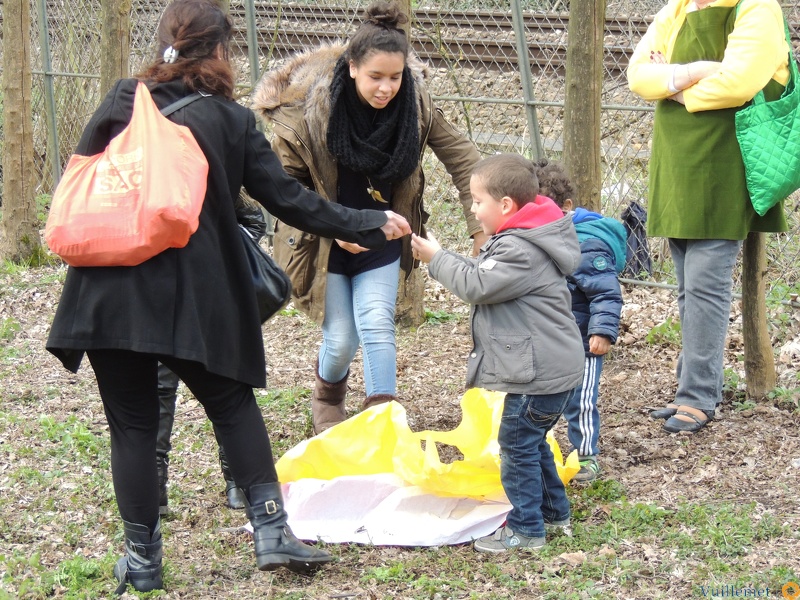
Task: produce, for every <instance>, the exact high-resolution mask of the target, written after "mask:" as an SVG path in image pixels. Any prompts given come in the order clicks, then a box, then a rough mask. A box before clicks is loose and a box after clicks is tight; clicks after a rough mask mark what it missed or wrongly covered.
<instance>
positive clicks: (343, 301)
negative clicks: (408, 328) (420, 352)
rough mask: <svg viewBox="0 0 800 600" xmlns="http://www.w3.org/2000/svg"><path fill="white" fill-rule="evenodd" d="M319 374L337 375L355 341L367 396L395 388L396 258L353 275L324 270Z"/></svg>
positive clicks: (344, 367) (341, 373) (392, 391)
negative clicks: (323, 312) (323, 316)
mask: <svg viewBox="0 0 800 600" xmlns="http://www.w3.org/2000/svg"><path fill="white" fill-rule="evenodd" d="M327 277H328V279H327V281H326V290H325V319H324V320H323V323H322V347H321V348H320V351H319V375H320V377H322V378H323V379H324V380H325V381H341V380H342V379H344V376H345V375H347V371H348V370H349V369H350V363H351V362H353V357H355V355H356V351H357V350H358V346H359V343H360V344H361V349H362V355H363V357H364V386H365V388H366V393H367V396H372V395H373V394H391V395H393V396H394V395H395V394H396V393H397V368H396V366H397V348H396V345H395V326H394V308H395V303H396V302H397V287H398V284H399V281H400V259H399V258H398V259H397V260H396V261H394V262H393V263H391V264H388V265H386V266H385V267H380V268H378V269H372V270H370V271H365V272H364V273H359V274H358V275H355V276H354V277H348V276H347V275H340V274H337V273H328V276H327Z"/></svg>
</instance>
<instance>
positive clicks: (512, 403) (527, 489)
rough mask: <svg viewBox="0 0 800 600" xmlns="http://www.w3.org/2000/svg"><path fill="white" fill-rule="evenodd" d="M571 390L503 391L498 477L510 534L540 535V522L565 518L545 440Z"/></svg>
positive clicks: (561, 490) (563, 499)
mask: <svg viewBox="0 0 800 600" xmlns="http://www.w3.org/2000/svg"><path fill="white" fill-rule="evenodd" d="M573 393H574V390H568V391H566V392H560V393H558V394H541V395H524V394H506V397H505V400H504V403H503V418H502V419H501V421H500V431H499V433H498V436H497V441H498V442H499V444H500V478H501V480H502V482H503V489H504V490H505V492H506V496H507V497H508V501H509V502H510V503H511V506H512V508H511V512H510V513H508V519H507V525H508V527H510V528H511V530H512V531H514V533H519V534H521V535H524V536H527V537H544V524H545V521H547V522H548V523H550V522H553V521H561V520H563V519H567V518H568V517H569V500H568V499H567V493H566V491H565V490H564V484H563V483H561V479H560V478H559V476H558V471H557V470H556V463H555V459H554V458H553V452H552V451H551V450H550V445H549V444H548V443H547V440H545V436H546V435H547V432H548V431H550V429H551V428H552V427H553V425H555V424H556V422H557V421H558V419H559V417H561V414H562V413H563V412H564V408H565V407H566V406H567V403H568V402H569V400H570V398H571V397H572V394H573Z"/></svg>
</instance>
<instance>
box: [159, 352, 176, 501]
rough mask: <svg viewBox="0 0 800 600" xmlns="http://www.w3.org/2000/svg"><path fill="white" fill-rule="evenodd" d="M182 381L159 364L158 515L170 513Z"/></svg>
mask: <svg viewBox="0 0 800 600" xmlns="http://www.w3.org/2000/svg"><path fill="white" fill-rule="evenodd" d="M179 382H180V379H178V376H177V375H175V373H173V372H172V371H170V370H169V369H168V368H167V367H165V366H164V365H162V364H161V363H158V403H159V411H158V438H156V466H157V467H158V514H160V515H162V516H163V515H166V514H167V513H168V512H169V508H168V507H167V502H168V501H169V497H168V496H167V480H168V479H169V476H168V471H169V451H170V450H172V444H171V443H170V438H171V437H172V424H173V423H174V422H175V402H176V401H177V399H178V383H179Z"/></svg>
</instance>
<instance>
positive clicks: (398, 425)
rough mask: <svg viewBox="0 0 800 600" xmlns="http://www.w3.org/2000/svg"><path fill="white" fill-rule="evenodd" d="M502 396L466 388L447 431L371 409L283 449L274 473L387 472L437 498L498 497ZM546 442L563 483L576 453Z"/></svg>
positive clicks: (396, 412)
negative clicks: (441, 448) (444, 453)
mask: <svg viewBox="0 0 800 600" xmlns="http://www.w3.org/2000/svg"><path fill="white" fill-rule="evenodd" d="M504 396H505V394H503V393H502V392H490V391H487V390H483V389H478V388H473V389H471V390H469V391H467V393H466V394H464V396H463V397H462V398H461V412H462V418H461V422H460V423H459V424H458V427H456V428H455V429H453V430H451V431H430V430H426V431H420V432H416V433H415V432H412V431H411V429H410V428H409V427H408V422H407V421H406V411H405V409H404V408H403V406H402V405H400V404H399V403H397V402H390V403H388V404H382V405H379V406H376V407H373V408H371V409H369V410H366V411H364V412H362V413H359V414H358V415H355V416H354V417H351V418H350V419H348V420H347V421H345V422H344V423H340V424H339V425H336V426H335V427H332V428H330V429H328V430H327V431H325V432H323V433H322V434H320V435H318V436H316V437H314V438H311V439H309V440H305V441H304V442H301V443H300V444H298V445H297V446H295V447H294V448H292V449H291V450H289V451H288V452H287V453H286V454H284V455H283V456H282V457H281V459H280V460H279V461H278V463H277V465H276V467H277V469H278V477H279V478H280V481H282V482H283V483H288V482H291V481H297V480H299V479H305V478H314V479H334V478H335V477H340V476H344V475H370V474H376V473H394V474H396V475H398V476H399V477H401V478H402V479H403V480H404V481H406V482H407V483H408V484H409V485H415V486H419V487H420V488H423V489H424V490H426V491H428V492H430V493H433V494H437V495H440V496H456V497H467V498H483V497H488V498H495V497H496V498H500V497H502V496H503V486H502V484H501V483H500V456H499V450H500V447H499V445H498V443H497V431H498V429H499V428H500V418H501V416H502V414H503V398H504ZM547 441H548V442H549V444H550V448H551V449H552V451H553V455H554V457H555V462H556V468H557V469H558V474H559V476H560V477H561V480H562V481H563V482H564V483H565V484H566V483H568V482H569V481H570V480H571V479H572V478H573V477H574V476H575V473H577V472H578V470H579V469H580V465H579V464H578V455H577V452H575V451H573V452H572V453H571V454H570V455H569V456H568V457H567V460H566V462H565V461H564V460H563V457H562V455H561V449H560V448H559V446H558V442H557V441H556V440H555V438H554V437H553V436H552V433H549V434H548V437H547ZM437 442H439V443H441V444H447V445H450V446H455V447H456V448H458V450H459V451H460V452H461V453H462V454H463V456H464V458H463V460H457V461H454V462H453V463H450V464H443V463H442V462H441V460H440V459H439V452H438V451H437V449H436V443H437Z"/></svg>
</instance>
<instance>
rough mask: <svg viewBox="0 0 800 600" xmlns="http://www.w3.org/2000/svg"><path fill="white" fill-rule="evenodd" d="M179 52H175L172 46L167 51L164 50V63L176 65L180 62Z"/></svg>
mask: <svg viewBox="0 0 800 600" xmlns="http://www.w3.org/2000/svg"><path fill="white" fill-rule="evenodd" d="M178 54H179V52H178V51H177V50H175V48H173V47H172V46H168V47H167V49H166V50H164V62H165V63H170V64H172V63H174V62H175V61H176V60H178Z"/></svg>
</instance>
